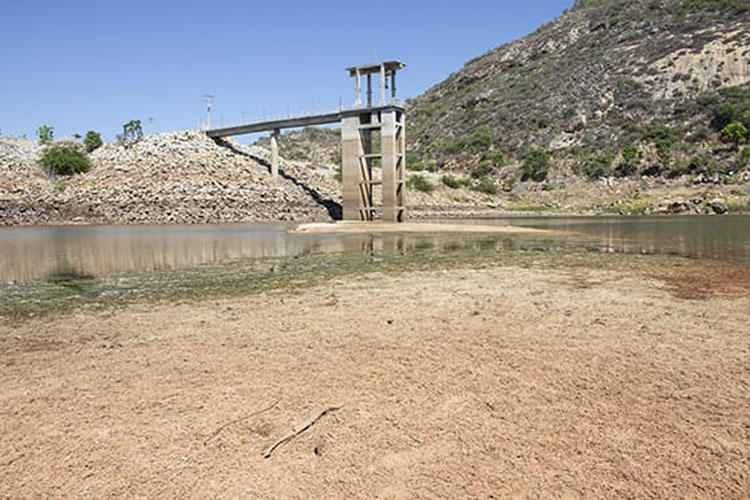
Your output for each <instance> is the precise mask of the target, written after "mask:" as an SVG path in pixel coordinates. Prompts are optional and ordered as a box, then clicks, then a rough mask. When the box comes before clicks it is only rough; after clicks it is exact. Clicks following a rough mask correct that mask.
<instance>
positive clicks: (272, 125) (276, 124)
mask: <svg viewBox="0 0 750 500" xmlns="http://www.w3.org/2000/svg"><path fill="white" fill-rule="evenodd" d="M390 108H397V109H403V108H401V106H398V105H390V106H378V107H372V108H357V109H349V110H344V111H336V112H334V113H325V114H322V115H312V116H298V117H296V118H284V119H282V120H269V121H263V122H255V123H248V124H246V125H235V126H233V127H225V128H215V129H211V130H207V131H206V135H208V136H209V137H230V136H233V135H243V134H255V133H257V132H269V131H274V130H277V129H278V130H281V129H286V128H300V127H311V126H313V125H328V124H331V123H339V122H340V121H341V118H342V117H343V116H345V115H348V114H351V113H367V112H372V111H379V110H385V109H390Z"/></svg>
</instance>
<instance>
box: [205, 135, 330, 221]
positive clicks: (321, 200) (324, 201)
mask: <svg viewBox="0 0 750 500" xmlns="http://www.w3.org/2000/svg"><path fill="white" fill-rule="evenodd" d="M214 142H215V143H216V144H217V145H218V146H220V147H223V148H226V149H229V150H230V151H231V152H232V153H234V154H237V155H240V156H244V157H246V158H250V159H252V160H254V161H256V162H258V163H260V164H261V165H263V166H264V167H266V168H267V169H268V171H269V172H270V171H271V163H270V162H269V161H268V160H265V159H263V158H260V157H258V156H254V155H251V154H249V153H247V152H245V151H241V150H239V149H237V148H236V147H234V145H232V144H231V143H229V142H227V141H225V140H223V139H221V138H215V139H214ZM279 175H280V176H281V177H283V178H284V179H286V180H288V181H289V182H291V183H293V184H294V185H295V186H297V187H299V188H300V189H302V190H303V191H304V192H305V193H307V194H308V195H309V196H310V197H311V198H312V199H313V200H314V201H315V203H317V204H318V205H321V206H322V207H324V208H325V209H326V210H327V211H328V216H329V217H330V218H331V219H333V220H341V219H342V218H343V208H342V207H341V204H340V203H337V202H335V201H333V200H332V199H330V198H326V197H325V196H323V195H322V194H320V192H319V191H317V190H316V189H314V188H313V187H311V186H308V185H307V184H305V183H304V182H302V181H300V180H299V179H297V178H296V177H293V176H291V175H289V174H287V173H286V171H284V169H283V168H279Z"/></svg>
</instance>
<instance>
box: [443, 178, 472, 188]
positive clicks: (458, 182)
mask: <svg viewBox="0 0 750 500" xmlns="http://www.w3.org/2000/svg"><path fill="white" fill-rule="evenodd" d="M440 180H441V181H442V183H443V184H444V185H446V186H448V187H449V188H451V189H458V188H460V187H466V186H468V185H469V184H470V183H469V181H467V180H466V179H459V178H458V177H453V176H452V175H444V176H443V177H441V178H440Z"/></svg>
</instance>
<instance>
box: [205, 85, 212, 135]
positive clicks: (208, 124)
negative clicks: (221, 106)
mask: <svg viewBox="0 0 750 500" xmlns="http://www.w3.org/2000/svg"><path fill="white" fill-rule="evenodd" d="M203 102H205V103H206V130H210V129H211V107H212V106H213V105H214V96H212V95H211V94H206V95H204V96H203Z"/></svg>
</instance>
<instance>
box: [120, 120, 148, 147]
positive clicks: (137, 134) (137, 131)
mask: <svg viewBox="0 0 750 500" xmlns="http://www.w3.org/2000/svg"><path fill="white" fill-rule="evenodd" d="M122 138H123V140H124V142H127V143H133V142H136V141H138V140H140V139H142V138H143V127H142V126H141V121H140V120H130V121H129V122H128V123H126V124H125V125H123V126H122Z"/></svg>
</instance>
